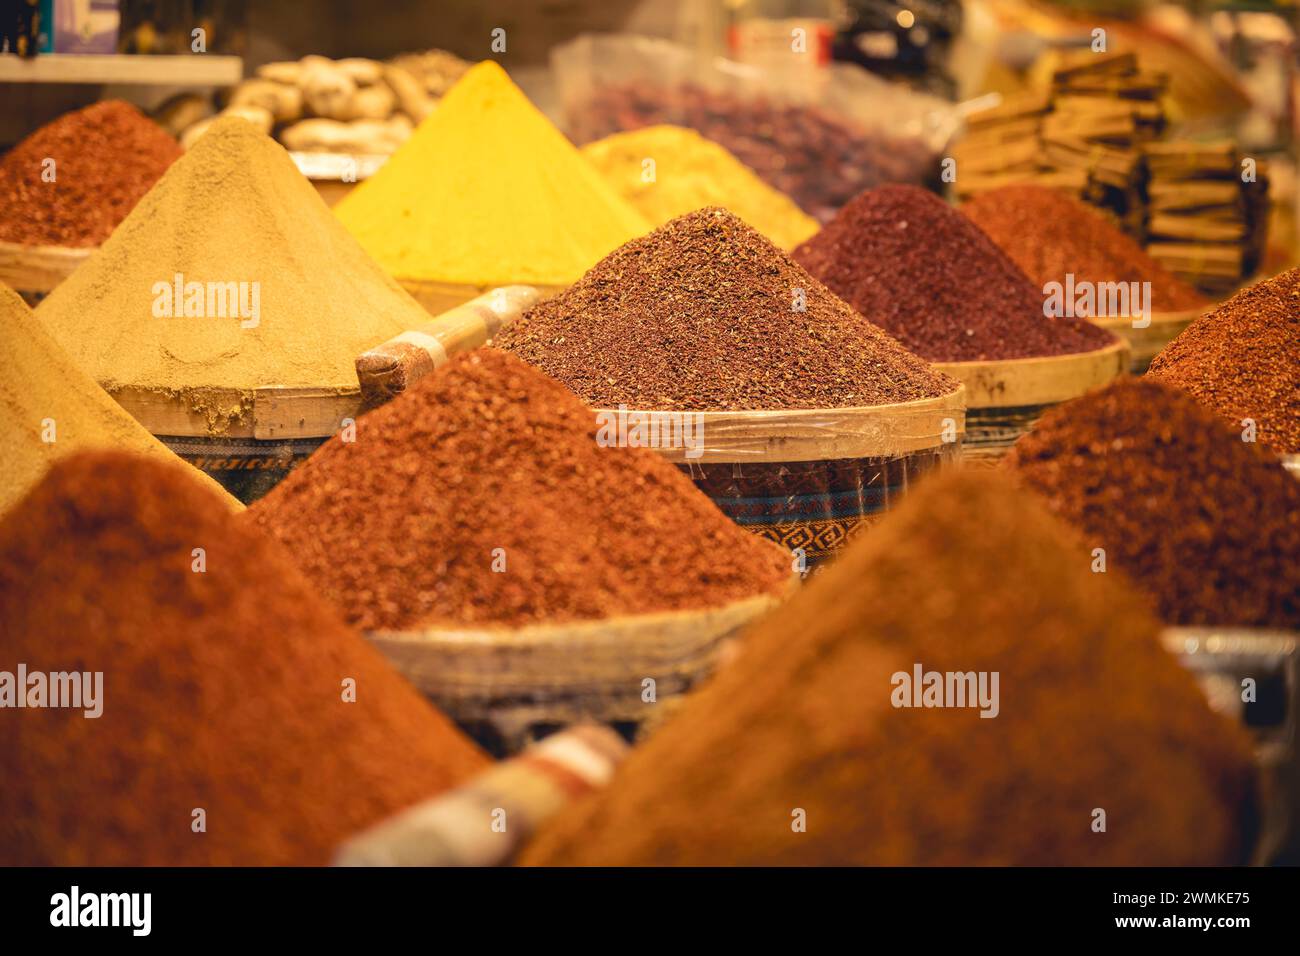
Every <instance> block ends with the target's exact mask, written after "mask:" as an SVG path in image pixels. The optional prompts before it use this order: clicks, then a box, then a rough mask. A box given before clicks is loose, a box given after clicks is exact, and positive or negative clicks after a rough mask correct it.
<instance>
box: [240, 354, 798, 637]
mask: <svg viewBox="0 0 1300 956" xmlns="http://www.w3.org/2000/svg"><path fill="white" fill-rule="evenodd" d="M596 431H597V421H596V415H595V413H594V412H593V411H592V410H590V409H588V408H586V407H585V406H583V404H582V402H580V401H579V400H578V399H577V398H576V397H575V396H574V395H573V393H572V392H570V391H568V390H567V389H566V388H564V387H563V386H562V385H560V384H559V383H557V382H555V381H553V380H551V379H549V378H547V377H546V376H545V375H543V374H542V373H541V372H539V371H537V370H536V369H534V368H532V367H530V366H528V365H527V364H525V363H524V362H521V361H520V360H519V359H517V358H515V357H514V356H511V355H507V354H506V353H504V352H500V351H497V350H495V349H479V350H477V351H475V352H472V353H469V354H468V355H463V356H460V357H458V358H456V359H455V360H453V361H452V362H451V363H449V364H448V365H446V366H445V367H444V368H442V369H440V370H438V371H437V372H435V373H434V374H432V375H429V376H428V377H426V378H424V379H421V380H420V381H419V382H418V383H417V384H416V386H415V387H414V388H412V389H410V390H409V391H408V392H406V393H405V394H403V395H402V396H401V397H399V398H397V399H395V400H394V401H392V402H390V403H389V404H387V405H384V406H382V407H380V408H378V409H376V410H375V411H372V412H370V413H369V414H368V415H366V416H365V417H363V418H362V419H361V420H360V421H359V422H358V423H357V430H356V440H355V441H353V442H345V441H343V440H342V439H343V436H342V435H338V436H335V437H334V438H331V439H330V440H329V441H328V442H326V443H325V444H324V445H323V446H321V448H320V449H319V450H318V451H317V452H316V453H315V454H314V455H312V457H311V458H309V459H308V460H307V461H306V462H305V463H304V464H302V465H300V466H299V467H298V468H296V469H295V470H294V471H293V472H292V473H291V474H290V475H289V477H288V478H286V479H285V480H284V481H282V482H281V483H280V484H278V485H277V486H276V487H275V488H274V489H272V491H271V493H270V494H268V495H267V496H266V497H265V498H262V499H261V500H260V501H258V502H257V503H256V504H255V505H254V506H253V507H252V508H250V509H249V511H248V512H247V513H246V517H247V519H249V520H254V521H256V522H257V524H259V525H260V526H261V527H262V528H264V529H266V530H267V531H268V532H270V534H272V535H273V536H275V537H276V538H278V539H279V540H280V541H282V542H283V543H284V544H286V545H287V546H288V547H289V550H290V551H292V552H293V554H294V557H295V558H296V559H297V561H298V564H299V566H300V567H301V568H302V569H303V570H304V571H305V572H306V573H307V576H308V577H309V578H310V579H311V580H312V581H313V582H314V583H315V584H316V585H317V587H318V588H319V589H320V591H321V592H322V593H323V594H324V595H325V596H326V597H328V598H329V599H330V600H332V601H334V602H335V603H336V604H337V605H338V606H339V607H341V608H342V609H343V610H344V612H345V614H346V616H347V619H348V620H349V621H350V622H351V623H353V624H355V625H356V626H358V627H360V628H363V629H366V630H370V629H375V628H385V629H391V628H396V629H403V628H410V627H413V626H416V625H429V624H443V625H479V626H484V625H487V626H492V625H507V626H516V625H521V624H528V623H533V622H556V621H566V620H575V619H591V618H601V617H607V616H611V615H622V614H637V613H642V612H650V611H668V610H680V609H689V608H705V607H714V606H718V605H722V604H726V603H729V602H731V601H735V600H739V599H741V598H746V597H752V596H754V595H757V594H762V593H775V592H778V591H779V590H780V589H782V588H783V587H784V586H785V585H786V583H787V582H788V581H789V578H790V575H791V559H790V556H789V554H788V553H787V552H785V551H784V550H783V549H781V548H779V547H777V546H776V545H775V544H772V543H771V542H768V541H765V540H763V539H761V538H758V537H756V536H754V535H751V534H749V533H747V532H745V531H742V530H741V529H740V528H739V527H737V526H736V525H735V524H733V523H732V522H731V521H729V520H728V519H727V518H726V517H725V516H724V515H723V514H722V513H721V512H720V511H718V509H717V508H716V507H715V506H714V505H713V504H712V502H710V501H709V499H708V498H706V497H705V496H704V495H702V494H701V493H700V492H699V491H697V490H696V489H695V487H694V485H692V484H691V481H690V479H689V478H687V477H686V476H685V475H684V474H682V473H681V472H679V471H678V470H677V469H676V468H675V467H673V466H672V465H671V464H670V463H669V462H668V461H666V460H665V459H662V458H660V457H659V456H658V455H657V454H655V453H654V452H652V451H650V450H649V449H643V448H642V449H639V448H602V447H600V446H598V445H597V444H596V439H595V433H596Z"/></svg>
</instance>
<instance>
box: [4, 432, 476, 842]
mask: <svg viewBox="0 0 1300 956" xmlns="http://www.w3.org/2000/svg"><path fill="white" fill-rule="evenodd" d="M196 548H202V549H203V560H204V561H205V565H204V568H205V569H204V570H203V571H202V572H201V573H200V572H197V571H196V570H195V561H196V560H197V559H196V556H195V554H194V550H195V549H196ZM0 621H3V622H4V624H3V627H0V670H4V671H8V672H9V673H11V674H12V673H16V668H17V665H18V664H20V663H24V664H26V665H27V669H28V672H29V673H32V672H44V673H49V672H58V671H78V672H79V671H90V672H95V671H99V672H102V674H103V684H102V693H101V695H100V699H99V703H100V704H101V705H102V713H101V715H100V716H99V717H97V718H92V719H87V718H86V717H85V716H83V710H82V709H67V708H58V709H56V708H48V707H47V708H43V709H36V708H24V709H21V710H8V709H6V710H4V711H3V712H2V715H0V779H2V780H3V781H4V785H3V786H0V865H6V866H11V865H16V864H18V865H27V866H31V865H43V866H45V865H54V866H135V865H154V866H195V865H219V866H230V865H245V866H248V865H322V864H325V863H328V862H329V860H330V858H331V856H332V855H333V852H334V849H335V847H336V845H337V844H338V843H339V842H340V841H341V840H343V839H344V838H346V837H348V836H350V835H352V834H353V833H355V832H356V831H357V830H359V829H361V828H364V827H366V826H369V825H371V824H374V823H376V822H378V821H379V820H380V819H383V818H384V817H386V816H388V815H390V814H392V813H395V812H397V811H399V810H401V809H403V808H405V807H407V806H409V805H410V804H412V803H415V802H418V801H420V800H422V799H425V798H427V797H430V796H433V795H436V794H437V793H438V792H439V791H441V790H443V789H446V788H447V787H450V786H453V785H455V784H459V783H461V782H463V781H464V780H466V779H467V778H468V777H470V776H472V775H473V774H474V773H476V772H477V771H479V770H480V769H482V768H483V767H485V766H486V765H487V763H488V761H487V758H486V757H485V756H484V755H483V754H482V753H480V752H479V751H478V749H477V748H476V747H475V746H474V745H473V744H472V743H470V742H469V741H468V740H467V739H466V738H465V737H464V736H462V735H461V733H460V732H459V731H458V730H457V729H456V728H455V727H454V726H453V725H452V724H451V723H450V722H449V721H448V720H447V719H446V718H445V717H443V716H442V715H440V714H439V713H437V712H436V711H435V710H434V709H433V708H432V707H431V706H430V705H429V704H428V702H427V701H426V700H425V699H424V698H423V697H421V696H420V695H419V694H418V693H417V692H416V691H415V690H414V688H412V687H411V686H410V685H408V684H407V683H406V682H405V681H403V680H402V679H401V678H400V677H399V676H398V675H397V674H396V673H395V672H394V671H393V670H392V669H391V668H390V667H389V666H388V665H387V663H386V662H385V661H384V660H383V658H382V657H381V656H380V655H379V653H378V652H376V651H375V650H374V649H373V648H371V647H370V646H369V645H368V644H367V642H366V641H365V640H364V639H363V638H362V637H361V635H359V634H357V633H356V632H354V631H352V630H351V629H349V628H348V627H346V626H345V625H344V624H343V622H342V621H341V620H339V618H338V617H337V616H336V614H335V612H334V611H333V610H331V609H329V608H328V607H327V606H326V605H324V604H323V603H322V602H321V601H320V600H319V598H318V597H317V596H316V595H315V593H314V592H313V590H312V588H311V585H309V584H308V583H307V581H306V580H305V579H304V578H303V576H302V575H301V573H299V572H298V570H297V569H296V568H294V566H293V562H292V561H291V560H290V558H289V555H288V554H286V553H285V552H284V550H283V549H282V548H281V547H280V546H279V545H277V544H275V543H274V542H272V541H270V540H268V539H267V538H266V537H265V536H264V535H262V534H260V533H258V532H257V531H256V529H254V528H252V527H249V526H245V525H243V524H242V523H240V522H237V521H236V520H235V519H234V518H233V517H232V516H231V514H230V512H229V510H228V509H227V507H226V504H225V502H223V501H222V500H221V499H220V498H219V497H218V496H217V494H216V493H215V492H214V491H212V490H210V489H208V488H206V487H204V486H203V485H201V484H200V483H199V482H197V481H196V480H195V479H194V477H193V470H192V469H190V468H189V467H188V466H186V465H184V464H183V463H181V462H179V461H178V462H175V463H164V462H158V461H155V460H153V459H146V458H143V457H139V456H133V455H127V454H123V453H120V452H97V453H84V452H83V453H80V454H77V455H73V456H69V457H67V458H65V459H62V460H60V461H59V462H58V463H57V464H55V465H54V466H53V468H51V470H50V472H49V473H48V475H47V476H46V477H45V479H44V480H43V481H42V482H41V483H40V484H39V485H37V486H36V488H35V489H33V490H32V491H31V492H30V493H29V494H28V496H27V497H26V498H25V499H24V500H23V501H22V502H21V503H20V504H19V505H17V506H16V507H15V508H14V509H13V510H12V511H10V512H9V513H8V515H7V516H6V517H5V518H4V519H2V520H0ZM347 680H351V681H353V682H354V687H355V691H356V694H355V701H353V702H349V701H347V700H345V699H344V691H345V685H344V682H345V681H347ZM196 809H202V810H203V811H204V817H203V821H204V823H205V824H206V830H205V831H203V832H196V831H195V829H194V824H195V823H196V819H197V818H196V817H195V814H194V811H195V810H196Z"/></svg>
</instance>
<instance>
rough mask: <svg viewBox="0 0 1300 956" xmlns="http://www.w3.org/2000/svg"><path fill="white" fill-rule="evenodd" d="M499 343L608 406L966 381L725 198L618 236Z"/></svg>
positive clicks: (892, 394) (834, 402) (815, 397)
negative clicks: (797, 259)
mask: <svg viewBox="0 0 1300 956" xmlns="http://www.w3.org/2000/svg"><path fill="white" fill-rule="evenodd" d="M800 290H802V296H803V301H804V304H805V305H806V311H795V309H794V308H793V306H794V303H795V297H796V296H797V295H799V294H800ZM493 344H494V345H496V346H497V347H499V348H503V349H506V350H508V351H511V352H514V353H515V354H517V355H519V356H520V357H522V358H524V359H527V360H528V361H529V362H532V363H533V364H534V365H537V366H539V367H540V368H542V369H543V370H544V371H545V372H547V374H549V375H552V376H554V377H555V378H557V379H559V380H560V381H561V382H563V383H564V384H565V385H567V386H569V388H571V389H573V391H575V392H577V393H578V395H579V396H581V397H582V398H583V400H585V401H586V402H587V403H588V404H591V405H595V406H599V407H614V406H617V405H619V404H620V403H625V404H627V405H628V406H629V407H631V408H647V409H696V410H709V409H775V408H843V407H848V406H858V405H883V404H890V403H893V402H907V401H911V400H913V399H918V398H933V397H937V396H940V395H946V394H948V393H949V392H951V391H953V390H954V389H955V388H956V387H957V383H956V382H955V381H953V380H952V379H950V378H948V377H947V376H946V375H943V374H941V373H939V372H937V371H935V370H934V369H932V368H930V366H929V365H928V364H927V363H926V362H924V361H922V360H921V359H919V358H917V357H916V356H915V355H912V354H910V353H909V352H907V351H906V350H905V349H903V348H902V347H901V346H900V345H899V344H898V343H897V342H895V341H894V340H893V339H891V338H890V337H889V336H887V335H885V334H884V333H882V332H881V331H880V330H879V329H877V328H875V327H873V326H872V325H871V324H870V323H868V322H866V321H865V320H863V318H862V317H861V316H859V315H857V314H856V313H854V312H853V310H852V309H850V308H849V307H848V306H846V305H845V304H844V303H843V302H841V301H840V300H839V299H837V298H835V296H833V295H832V294H831V293H830V292H828V291H827V290H826V288H825V287H824V286H822V284H821V283H819V282H818V281H817V280H815V279H814V278H812V276H810V275H808V273H806V272H804V270H803V269H801V268H799V266H797V265H796V264H795V263H793V262H792V261H790V258H789V257H788V256H787V255H786V254H785V253H784V252H782V251H781V250H780V249H777V248H776V247H775V246H774V245H772V244H771V243H770V242H768V241H767V239H765V238H764V237H763V236H762V235H760V234H759V233H758V232H756V231H755V230H753V229H752V228H750V227H749V226H747V225H746V224H745V223H744V222H742V221H741V220H740V219H738V218H737V217H736V216H733V215H732V214H731V213H729V212H727V211H726V210H725V209H718V208H715V207H709V208H705V209H700V210H697V211H696V212H693V213H689V214H687V215H685V216H679V217H678V218H677V219H674V220H672V221H671V222H669V223H668V224H666V225H664V226H662V227H660V228H659V229H656V230H655V231H654V232H651V233H650V234H649V235H646V236H643V237H641V238H640V239H636V240H633V241H632V242H629V243H627V244H626V245H624V246H622V247H621V248H619V249H617V250H615V251H614V252H613V253H611V254H610V255H608V256H606V257H605V258H604V259H603V260H602V261H601V262H599V263H597V265H596V266H595V268H593V269H592V270H591V271H590V272H588V273H587V274H586V275H585V276H584V277H583V278H582V279H581V280H580V281H579V282H577V283H576V284H575V285H573V286H572V287H570V288H569V289H568V291H566V292H565V293H564V294H563V295H560V296H558V297H556V298H554V299H550V300H549V301H546V302H543V303H541V304H539V305H537V306H535V307H533V308H532V309H531V310H530V311H529V312H527V313H526V314H525V315H524V316H523V318H522V319H520V320H519V321H518V322H516V323H515V324H514V325H512V326H511V327H509V328H507V329H506V330H505V331H504V332H502V333H501V334H500V335H499V336H497V338H496V340H495V342H494V343H493Z"/></svg>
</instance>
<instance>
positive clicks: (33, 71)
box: [0, 53, 244, 86]
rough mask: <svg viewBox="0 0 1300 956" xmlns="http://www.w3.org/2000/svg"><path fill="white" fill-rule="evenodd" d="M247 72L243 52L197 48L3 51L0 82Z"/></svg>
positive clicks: (130, 80)
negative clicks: (183, 51) (181, 51)
mask: <svg viewBox="0 0 1300 956" xmlns="http://www.w3.org/2000/svg"><path fill="white" fill-rule="evenodd" d="M243 75H244V61H243V58H242V57H238V56H216V55H213V54H210V53H195V54H191V55H178V56H150V55H147V54H138V55H137V54H125V53H106V54H98V53H86V54H76V53H41V54H38V55H36V56H34V57H30V58H28V57H20V56H17V55H15V54H12V53H3V54H0V83H94V84H99V83H120V84H126V85H136V86H234V85H235V84H236V83H238V82H239V81H240V80H241V79H243Z"/></svg>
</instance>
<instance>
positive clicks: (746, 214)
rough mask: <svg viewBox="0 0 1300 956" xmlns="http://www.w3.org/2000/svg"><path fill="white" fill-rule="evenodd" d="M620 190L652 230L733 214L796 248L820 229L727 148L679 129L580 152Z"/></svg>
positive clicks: (651, 129) (620, 137)
mask: <svg viewBox="0 0 1300 956" xmlns="http://www.w3.org/2000/svg"><path fill="white" fill-rule="evenodd" d="M582 155H583V156H585V157H586V158H587V160H588V161H589V162H590V163H591V164H592V165H593V166H595V167H596V169H598V170H599V171H600V173H601V175H602V176H604V177H605V179H606V180H608V182H609V184H610V185H611V186H613V187H614V189H615V190H617V191H618V193H619V194H620V195H621V196H622V197H623V198H624V199H626V200H627V201H628V202H630V203H631V204H632V205H633V206H635V207H636V209H637V211H638V212H640V213H641V215H643V216H645V217H646V219H648V220H650V222H651V224H652V225H655V226H661V225H663V224H664V223H666V222H668V220H670V219H676V218H677V217H678V216H681V215H685V214H686V213H688V212H694V211H695V210H696V209H701V208H703V207H705V206H722V207H724V208H726V209H728V210H730V211H731V212H733V213H735V214H736V215H737V216H739V217H740V218H741V219H743V220H744V221H745V222H747V223H749V224H750V225H751V226H753V227H754V228H755V229H757V230H758V231H759V232H761V233H762V234H763V235H765V236H767V238H768V239H770V240H771V241H772V242H773V243H774V244H775V245H778V246H780V247H781V248H782V249H793V248H794V247H795V246H797V245H799V243H801V242H803V241H804V240H805V239H807V238H809V237H810V236H812V234H813V233H815V232H816V231H817V229H818V225H817V220H815V219H813V218H812V217H811V216H809V215H806V214H805V213H804V212H803V210H801V209H800V208H799V207H798V206H796V205H795V203H794V200H792V199H791V198H790V197H789V196H787V195H785V193H782V192H780V191H778V190H776V189H773V188H772V187H771V186H769V185H768V184H767V183H765V182H763V180H761V179H759V177H758V174H757V173H755V172H754V171H753V170H752V169H750V168H749V167H748V166H746V165H745V164H744V163H742V162H741V161H740V160H739V159H737V158H736V157H735V156H733V155H732V154H731V152H729V151H728V150H727V149H726V148H725V147H723V146H720V145H718V144H717V143H715V142H713V141H712V140H710V139H706V138H705V137H703V136H701V135H700V134H699V133H697V132H695V131H694V130H691V129H684V128H682V127H680V126H647V127H645V128H643V129H637V130H632V131H631V132H627V133H616V134H614V135H613V136H607V137H605V138H604V139H602V140H599V141H597V142H595V143H591V144H589V145H587V146H584V147H583V148H582Z"/></svg>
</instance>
